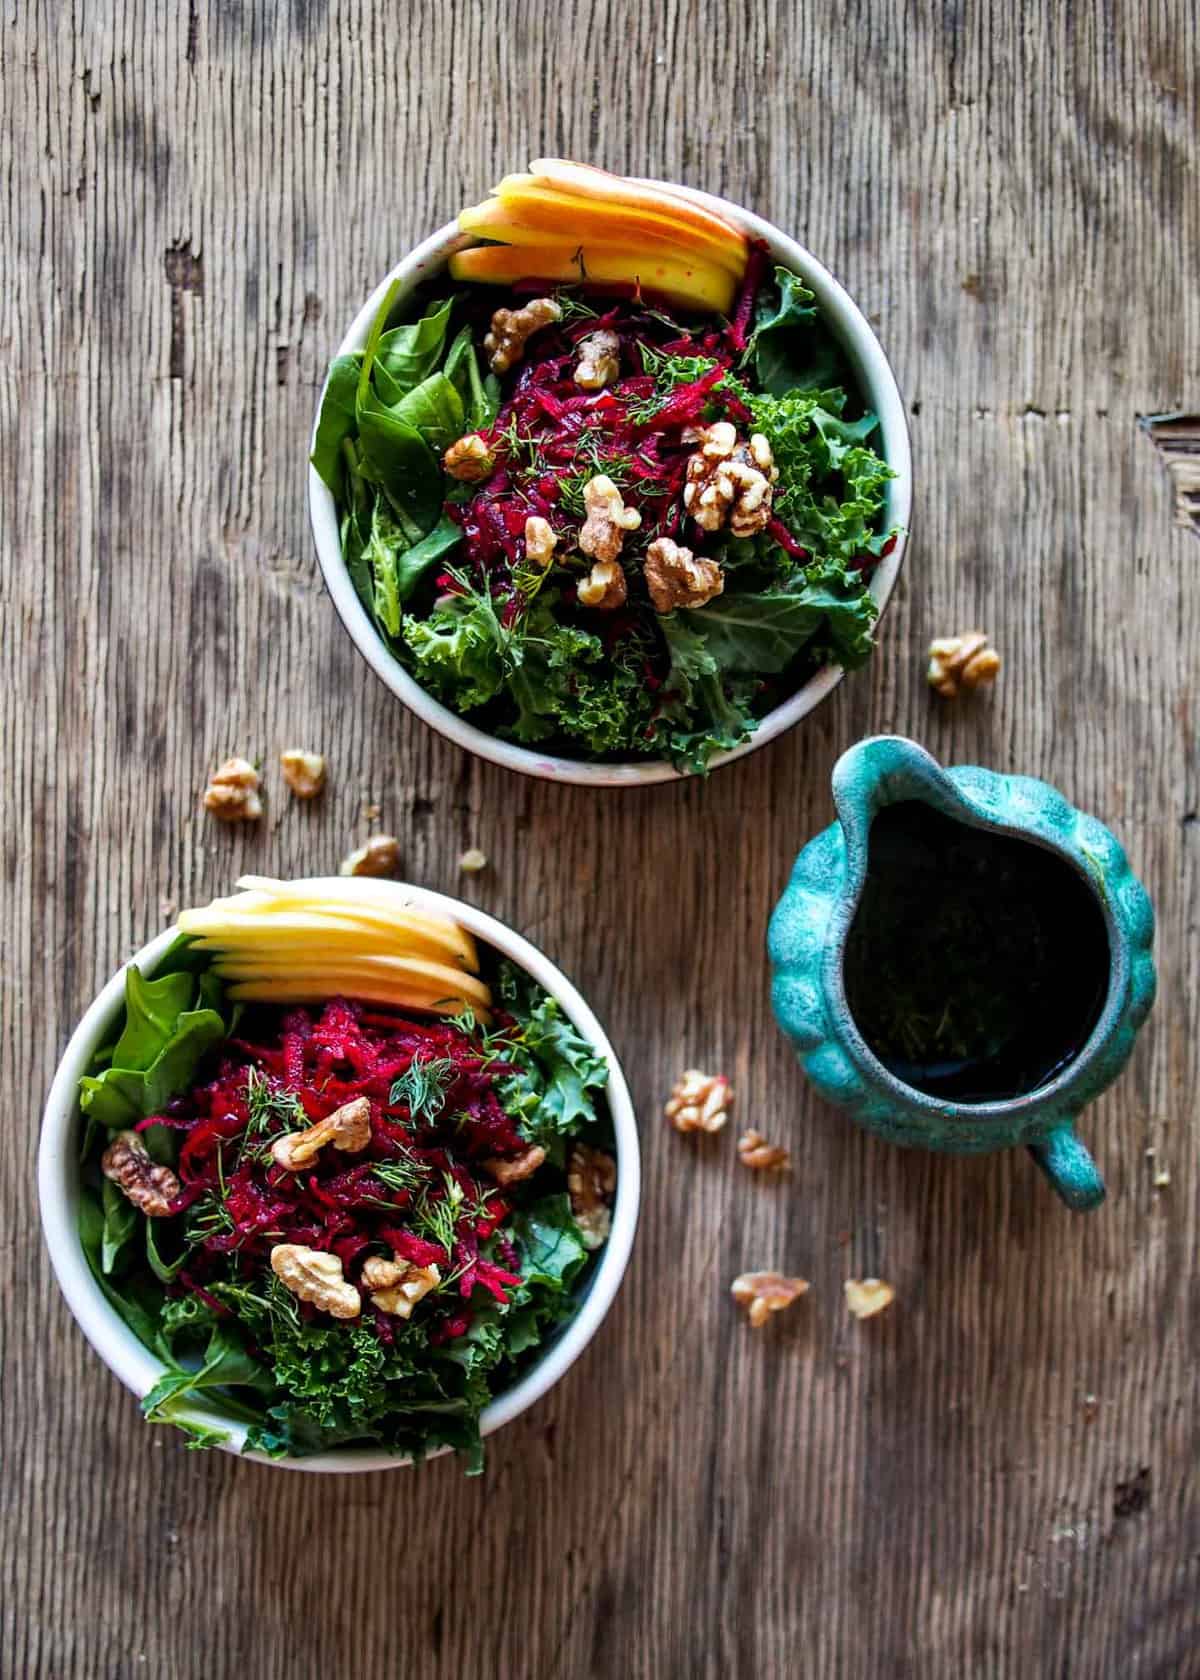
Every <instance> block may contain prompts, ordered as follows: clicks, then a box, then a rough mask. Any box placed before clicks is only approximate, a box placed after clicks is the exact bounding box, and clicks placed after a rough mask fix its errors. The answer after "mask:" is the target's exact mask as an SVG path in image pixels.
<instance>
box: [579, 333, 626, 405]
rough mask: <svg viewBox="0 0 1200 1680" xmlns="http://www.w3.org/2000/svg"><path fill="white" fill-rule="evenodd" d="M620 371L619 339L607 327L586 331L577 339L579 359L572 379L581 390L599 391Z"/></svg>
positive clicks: (611, 381) (610, 382)
mask: <svg viewBox="0 0 1200 1680" xmlns="http://www.w3.org/2000/svg"><path fill="white" fill-rule="evenodd" d="M620 371H621V340H620V339H619V338H618V337H617V335H616V333H615V332H610V331H609V329H608V328H607V327H601V328H599V330H598V331H596V332H593V333H588V335H587V337H586V338H581V339H580V341H579V361H578V362H577V364H576V367H575V374H574V379H575V383H576V385H578V386H579V389H580V390H581V391H601V390H603V389H604V387H605V386H606V385H611V384H612V383H613V381H614V380H615V379H616V377H617V375H618V374H619V373H620Z"/></svg>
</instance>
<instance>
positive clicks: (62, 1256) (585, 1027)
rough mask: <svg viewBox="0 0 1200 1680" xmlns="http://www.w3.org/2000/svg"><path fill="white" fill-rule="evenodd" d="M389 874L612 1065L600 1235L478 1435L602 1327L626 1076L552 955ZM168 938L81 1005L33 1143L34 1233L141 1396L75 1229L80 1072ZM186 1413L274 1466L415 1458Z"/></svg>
mask: <svg viewBox="0 0 1200 1680" xmlns="http://www.w3.org/2000/svg"><path fill="white" fill-rule="evenodd" d="M396 885H397V887H398V888H401V889H402V890H403V891H404V892H405V893H406V894H408V895H410V897H411V899H412V900H414V901H415V902H416V903H417V904H418V905H420V906H421V907H422V908H425V909H429V910H433V911H437V912H440V913H441V914H443V915H450V916H453V918H454V919H455V921H457V922H459V923H460V924H461V925H462V926H463V927H465V928H466V929H467V930H468V931H469V932H470V933H472V934H473V935H474V936H475V937H476V938H477V939H479V940H480V941H482V942H483V943H484V944H486V945H489V946H491V947H492V949H493V950H494V951H496V952H497V953H498V954H499V955H500V956H502V957H507V958H509V959H510V960H511V961H513V962H515V963H517V965H518V966H519V967H520V968H522V969H523V970H524V971H525V972H526V973H527V974H529V975H530V976H531V977H532V978H533V979H534V980H535V981H536V982H537V983H538V985H540V986H541V987H542V988H543V989H544V990H545V991H546V992H548V993H549V995H550V996H551V997H552V998H554V999H555V1000H556V1001H557V1002H558V1003H559V1004H560V1005H561V1006H562V1008H563V1010H564V1011H565V1013H566V1014H567V1016H568V1017H569V1018H570V1020H571V1021H572V1022H573V1024H574V1025H575V1027H576V1028H577V1029H578V1030H579V1031H580V1032H581V1033H582V1034H583V1036H584V1037H585V1038H586V1039H587V1040H588V1042H589V1043H590V1044H592V1045H593V1046H594V1047H595V1049H596V1050H597V1051H598V1052H599V1054H600V1055H601V1056H603V1057H604V1059H605V1061H606V1062H607V1064H608V1068H609V1081H608V1085H607V1086H606V1087H605V1092H604V1094H605V1099H606V1101H607V1104H608V1110H609V1114H610V1115H611V1118H612V1125H613V1133H614V1137H615V1145H616V1157H617V1191H616V1199H615V1203H614V1206H613V1214H612V1229H611V1232H610V1234H609V1238H608V1241H607V1243H606V1244H605V1245H604V1248H603V1249H602V1250H601V1251H600V1254H599V1258H598V1261H597V1264H596V1266H595V1269H594V1271H593V1272H592V1275H591V1278H590V1280H589V1281H588V1283H587V1285H586V1288H585V1291H584V1293H583V1295H582V1296H581V1298H580V1301H579V1305H578V1309H577V1311H576V1312H575V1314H574V1316H573V1317H572V1318H570V1319H569V1320H567V1321H566V1323H565V1324H564V1325H563V1327H562V1328H561V1329H560V1330H558V1331H553V1332H551V1335H550V1338H549V1345H548V1346H547V1347H546V1349H545V1351H544V1352H543V1353H541V1355H540V1356H539V1357H538V1358H536V1359H535V1361H534V1362H533V1363H532V1364H531V1365H529V1366H528V1368H527V1369H526V1370H525V1371H523V1373H522V1374H521V1375H520V1376H519V1377H518V1378H517V1380H516V1382H514V1383H512V1384H511V1385H510V1386H509V1387H508V1388H506V1389H504V1390H503V1391H502V1392H501V1393H499V1394H497V1395H496V1396H495V1397H494V1398H493V1399H492V1400H491V1401H490V1402H489V1404H488V1405H487V1406H486V1407H485V1408H484V1410H483V1413H482V1415H481V1417H480V1420H479V1427H480V1434H481V1435H484V1436H486V1435H491V1434H493V1433H494V1432H495V1431H496V1430H497V1429H501V1428H502V1427H503V1426H504V1425H505V1424H506V1423H511V1422H512V1420H513V1419H514V1418H516V1417H518V1416H520V1414H521V1413H522V1412H524V1411H526V1410H527V1409H528V1408H529V1407H530V1406H532V1405H533V1404H534V1403H535V1402H536V1401H537V1400H539V1399H540V1398H541V1397H542V1395H544V1394H545V1393H546V1392H547V1391H548V1390H549V1389H550V1388H552V1387H553V1386H554V1384H555V1383H557V1382H558V1381H559V1380H560V1378H561V1377H563V1376H564V1375H565V1373H566V1372H567V1370H568V1369H569V1368H570V1367H571V1366H572V1365H573V1364H574V1363H575V1361H576V1360H577V1359H578V1358H579V1356H580V1355H581V1354H582V1353H583V1351H584V1349H585V1348H586V1347H587V1345H588V1343H589V1342H590V1341H591V1339H592V1337H593V1336H594V1335H595V1334H596V1332H597V1330H598V1329H599V1328H600V1325H601V1323H602V1322H603V1320H604V1318H605V1316H606V1314H607V1312H608V1309H609V1307H610V1306H611V1305H612V1303H613V1300H614V1299H615V1297H616V1294H617V1291H618V1289H619V1288H620V1285H621V1281H622V1278H623V1277H624V1274H625V1269H626V1266H627V1265H628V1262H629V1256H630V1253H631V1251H632V1248H633V1239H634V1234H635V1231H636V1228H637V1217H638V1205H639V1200H640V1194H641V1166H640V1153H639V1146H638V1134H637V1122H636V1118H635V1114H634V1108H633V1100H632V1098H631V1096H630V1093H629V1087H628V1084H627V1083H626V1080H625V1075H624V1073H623V1071H622V1069H621V1064H620V1062H619V1060H618V1058H617V1055H616V1052H615V1051H614V1049H613V1047H612V1044H611V1042H610V1040H609V1038H608V1035H607V1034H606V1033H605V1031H604V1029H603V1027H602V1026H601V1025H600V1022H599V1021H598V1019H597V1018H596V1016H595V1014H594V1013H593V1011H592V1009H591V1008H590V1006H589V1005H588V1004H587V1002H586V1001H585V999H584V998H583V996H582V995H581V994H580V992H579V991H578V990H577V989H576V987H575V986H574V985H573V984H572V983H571V981H570V980H568V979H567V977H566V975H565V974H563V972H562V971H561V969H559V968H558V966H557V965H556V964H555V963H553V962H551V960H550V959H549V957H547V956H546V955H545V954H544V953H543V952H542V951H540V950H538V948H537V946H535V945H533V944H531V943H530V941H529V940H527V939H525V938H524V937H523V936H522V935H521V934H519V933H516V932H515V931H514V930H513V929H512V928H510V927H508V926H507V925H506V924H505V923H504V922H501V921H499V920H498V919H497V918H496V917H494V916H491V915H488V913H487V912H486V911H483V910H480V909H477V908H476V907H475V906H474V905H471V904H466V903H464V902H463V901H461V900H459V899H455V898H452V897H450V896H449V895H447V894H445V893H440V892H435V891H433V890H432V889H429V888H425V887H416V886H412V885H410V884H409V883H408V882H397V883H396ZM176 937H177V934H176V931H175V929H173V928H168V929H166V930H165V931H164V932H162V933H160V934H158V935H157V936H156V937H155V938H154V939H151V940H150V941H149V942H148V943H147V944H145V945H143V946H142V948H141V949H140V950H139V951H137V952H135V953H134V955H133V956H132V957H130V958H129V960H128V961H127V962H125V963H122V965H121V967H120V968H119V969H118V970H117V972H116V973H115V974H114V975H112V977H111V978H110V979H109V980H108V981H107V982H106V983H105V985H104V986H103V987H102V988H101V990H100V992H99V993H98V995H97V996H96V997H95V998H94V999H93V1001H92V1003H91V1004H90V1005H89V1006H88V1008H87V1010H86V1011H85V1012H84V1015H83V1017H82V1019H81V1020H80V1022H79V1024H78V1026H77V1027H76V1028H75V1030H74V1032H73V1033H72V1034H71V1037H70V1039H69V1041H68V1043H67V1046H66V1048H65V1050H64V1051H63V1053H62V1057H61V1059H60V1061H59V1064H58V1069H57V1071H56V1073H55V1076H54V1080H53V1083H52V1085H51V1087H50V1093H49V1096H48V1098H47V1100H46V1108H45V1113H44V1116H43V1120H42V1128H41V1136H40V1139H39V1143H38V1157H37V1184H38V1201H39V1205H40V1210H41V1220H42V1233H43V1237H44V1240H45V1243H46V1248H47V1250H48V1252H49V1256H50V1263H51V1267H52V1268H53V1271H54V1275H55V1278H56V1280H57V1282H58V1286H59V1288H60V1290H61V1291H62V1294H63V1297H64V1298H65V1300H66V1303H67V1306H68V1308H69V1309H70V1311H71V1314H72V1316H73V1317H74V1319H75V1322H76V1323H77V1324H78V1326H79V1328H80V1329H81V1330H82V1331H83V1334H84V1336H85V1337H86V1339H87V1340H88V1342H90V1344H91V1346H92V1348H93V1350H94V1351H95V1352H96V1353H97V1354H99V1356H100V1358H101V1359H102V1360H103V1361H104V1363H105V1364H106V1365H107V1366H108V1368H109V1370H110V1371H112V1373H113V1374H114V1376H116V1377H118V1378H119V1379H120V1381H121V1382H122V1383H124V1385H125V1386H126V1388H129V1389H131V1390H132V1391H133V1393H134V1394H135V1395H137V1396H138V1398H139V1399H141V1398H142V1397H143V1396H144V1395H146V1394H147V1393H149V1391H150V1389H151V1388H152V1387H153V1386H154V1384H155V1383H156V1382H157V1381H158V1380H159V1378H160V1377H161V1376H162V1375H163V1373H164V1370H165V1367H164V1365H163V1363H162V1361H161V1360H160V1359H159V1358H158V1357H157V1356H156V1355H155V1354H154V1353H153V1352H151V1350H150V1349H149V1348H147V1347H146V1346H145V1345H144V1344H143V1343H142V1342H140V1341H139V1340H138V1338H137V1336H136V1335H135V1334H134V1332H133V1331H132V1330H131V1329H130V1328H129V1326H128V1325H127V1324H126V1323H125V1322H124V1320H123V1319H122V1318H121V1317H120V1315H119V1314H118V1313H117V1311H116V1309H115V1308H114V1307H112V1306H111V1305H110V1304H109V1302H108V1301H107V1300H106V1298H105V1296H104V1293H103V1291H102V1290H101V1288H100V1285H99V1284H98V1283H97V1281H96V1279H95V1278H94V1277H93V1275H92V1272H91V1268H90V1266H89V1265H88V1261H87V1257H86V1255H85V1253H84V1250H83V1244H82V1242H81V1240H80V1236H79V1190H80V1179H81V1175H80V1159H79V1138H80V1125H81V1115H80V1109H79V1081H80V1078H81V1077H82V1076H83V1075H84V1074H85V1073H86V1072H87V1071H88V1069H89V1067H90V1065H91V1063H92V1059H93V1057H94V1056H95V1054H96V1051H97V1050H98V1049H99V1048H100V1047H101V1045H103V1044H104V1043H105V1042H106V1039H107V1036H108V1035H109V1033H110V1032H111V1031H112V1029H113V1027H114V1026H115V1023H116V1021H117V1020H118V1019H119V1016H120V1011H121V1009H122V1007H123V1004H124V998H125V975H126V971H127V970H128V968H129V967H130V965H131V964H136V965H137V966H138V967H139V968H140V969H141V970H142V971H143V973H146V972H152V971H153V967H154V965H155V964H156V963H157V962H158V961H159V960H160V959H161V958H162V957H163V956H164V954H165V953H166V951H167V950H168V948H169V947H170V945H171V943H172V942H173V941H174V940H175V939H176ZM183 1415H184V1416H185V1417H186V1420H187V1421H188V1422H190V1423H194V1424H196V1425H198V1426H200V1427H203V1428H208V1429H214V1430H219V1431H224V1432H225V1434H226V1436H227V1439H225V1440H224V1441H222V1442H220V1443H219V1445H220V1446H221V1448H222V1450H223V1451H226V1452H230V1453H233V1454H235V1455H236V1456H237V1457H239V1458H242V1459H246V1460H249V1461H251V1462H254V1463H258V1464H267V1465H273V1466H275V1467H276V1468H282V1469H291V1470H307V1471H315V1472H339V1473H344V1472H348V1471H370V1470H394V1469H399V1468H401V1467H402V1466H405V1465H408V1464H411V1463H412V1462H413V1459H412V1457H411V1456H409V1455H405V1454H400V1453H391V1452H388V1451H387V1450H386V1449H383V1448H373V1447H357V1446H345V1447H334V1448H330V1449H329V1450H328V1451H326V1452H321V1453H314V1454H312V1455H311V1456H308V1457H303V1458H291V1457H284V1458H272V1457H270V1456H268V1455H267V1454H264V1453H259V1452H254V1451H245V1450H243V1449H244V1444H245V1439H246V1433H247V1430H246V1425H245V1424H244V1423H241V1422H238V1421H236V1420H234V1419H231V1418H228V1417H226V1416H225V1415H224V1414H223V1413H221V1411H220V1410H219V1409H218V1408H216V1407H213V1408H211V1409H210V1408H207V1407H204V1406H200V1405H195V1406H190V1407H188V1408H187V1409H186V1412H184V1413H183ZM450 1450H451V1449H450V1448H449V1447H438V1448H435V1449H433V1450H431V1451H430V1452H429V1453H428V1454H427V1455H426V1456H427V1457H428V1458H430V1459H432V1458H435V1457H441V1456H442V1455H443V1454H444V1453H447V1452H449V1451H450Z"/></svg>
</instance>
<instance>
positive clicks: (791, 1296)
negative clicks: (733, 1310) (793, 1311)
mask: <svg viewBox="0 0 1200 1680" xmlns="http://www.w3.org/2000/svg"><path fill="white" fill-rule="evenodd" d="M729 1292H730V1294H731V1295H732V1296H733V1298H734V1300H735V1301H736V1302H737V1303H738V1305H739V1306H741V1307H745V1309H746V1317H747V1318H748V1319H749V1320H750V1323H751V1324H752V1325H753V1326H754V1328H755V1329H756V1330H759V1329H761V1328H762V1326H763V1325H764V1324H765V1323H766V1322H767V1320H768V1318H770V1316H771V1314H772V1313H777V1312H782V1311H783V1309H784V1308H785V1307H790V1306H791V1304H792V1302H793V1301H798V1300H799V1298H800V1296H801V1295H806V1294H807V1293H808V1283H807V1281H806V1280H805V1279H804V1278H798V1277H784V1275H783V1273H782V1272H743V1273H742V1275H741V1277H736V1278H734V1280H733V1285H732V1287H731V1289H730V1291H729Z"/></svg>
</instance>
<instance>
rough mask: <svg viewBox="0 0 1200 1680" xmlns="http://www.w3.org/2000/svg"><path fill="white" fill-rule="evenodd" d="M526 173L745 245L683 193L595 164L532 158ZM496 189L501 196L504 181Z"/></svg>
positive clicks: (740, 234)
mask: <svg viewBox="0 0 1200 1680" xmlns="http://www.w3.org/2000/svg"><path fill="white" fill-rule="evenodd" d="M528 174H529V175H530V176H532V178H533V179H534V180H535V181H539V182H544V183H545V184H546V185H547V186H551V187H553V188H554V189H555V190H556V191H558V192H566V193H582V194H583V196H584V197H585V198H596V199H603V200H606V201H608V202H609V203H618V204H627V205H640V206H642V207H643V208H645V209H650V210H653V209H658V210H660V211H667V210H669V213H670V214H671V215H672V216H675V217H677V218H680V219H683V220H686V221H687V222H688V223H689V224H690V225H691V226H693V227H696V228H707V229H709V230H710V231H711V232H713V233H716V234H718V235H724V237H725V238H726V239H728V238H730V237H731V236H732V238H734V239H737V240H740V241H741V243H742V245H743V246H744V245H745V243H746V236H745V234H744V233H743V232H742V230H741V228H739V227H737V226H735V224H734V223H733V222H729V221H726V219H725V217H724V216H721V215H718V213H717V212H716V211H715V210H710V209H708V207H707V206H706V205H702V204H697V203H696V202H695V200H694V199H691V198H689V197H688V196H687V195H686V194H685V193H678V192H673V191H672V190H671V188H670V187H664V186H649V185H647V184H645V183H644V182H641V181H634V180H631V179H630V177H629V176H627V175H613V174H611V173H610V172H609V171H608V170H607V169H597V168H596V167H595V165H594V164H590V163H573V162H571V160H570V159H569V158H534V160H533V162H532V163H531V164H530V165H529V169H528ZM515 179H518V177H514V176H511V175H510V176H506V177H505V180H506V181H509V182H512V181H514V180H515ZM496 190H497V192H498V193H499V195H500V196H501V197H503V196H504V182H501V184H500V186H499V187H498V188H497V189H496Z"/></svg>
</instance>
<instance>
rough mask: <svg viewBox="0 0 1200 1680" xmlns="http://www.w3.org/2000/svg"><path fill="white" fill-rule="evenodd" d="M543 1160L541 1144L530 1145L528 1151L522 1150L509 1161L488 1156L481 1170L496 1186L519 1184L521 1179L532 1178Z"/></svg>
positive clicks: (544, 1155) (543, 1151) (544, 1152)
mask: <svg viewBox="0 0 1200 1680" xmlns="http://www.w3.org/2000/svg"><path fill="white" fill-rule="evenodd" d="M545 1159H546V1151H545V1150H544V1149H543V1148H542V1146H541V1144H540V1143H531V1144H530V1145H529V1148H528V1149H523V1150H522V1151H521V1153H520V1154H519V1155H514V1156H512V1157H511V1158H510V1159H509V1160H502V1159H501V1158H500V1157H499V1156H498V1155H491V1156H489V1157H488V1159H487V1160H486V1161H485V1162H484V1163H483V1170H484V1171H485V1172H486V1173H487V1174H488V1176H489V1177H490V1178H494V1179H495V1181H496V1183H497V1184H500V1185H504V1184H519V1183H520V1181H521V1180H522V1179H523V1178H532V1176H533V1174H534V1173H535V1172H536V1171H537V1170H538V1168H539V1167H540V1166H541V1164H542V1162H543V1161H544V1160H545Z"/></svg>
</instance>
